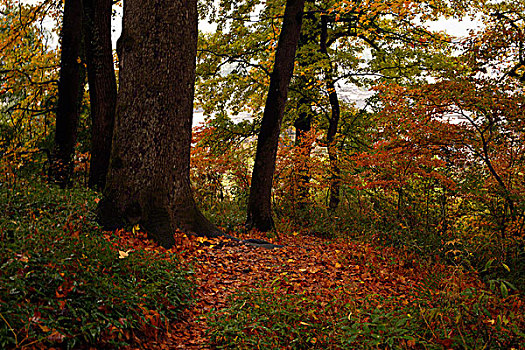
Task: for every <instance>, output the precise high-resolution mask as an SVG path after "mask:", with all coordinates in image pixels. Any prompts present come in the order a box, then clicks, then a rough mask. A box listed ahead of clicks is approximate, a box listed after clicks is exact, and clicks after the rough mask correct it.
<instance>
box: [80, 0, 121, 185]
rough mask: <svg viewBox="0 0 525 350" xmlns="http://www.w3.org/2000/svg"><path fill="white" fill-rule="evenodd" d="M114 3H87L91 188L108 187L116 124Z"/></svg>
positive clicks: (90, 0)
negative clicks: (112, 35)
mask: <svg viewBox="0 0 525 350" xmlns="http://www.w3.org/2000/svg"><path fill="white" fill-rule="evenodd" d="M112 2H113V1H112V0H84V38H85V40H84V42H85V46H86V63H87V72H88V83H89V96H90V100H91V164H90V168H89V182H88V184H89V187H90V188H93V189H97V190H102V189H103V188H104V185H105V183H106V174H107V172H108V167H109V156H110V153H111V138H112V136H113V125H114V120H115V103H116V100H117V82H116V79H115V68H114V66H113V50H112V47H111V6H112Z"/></svg>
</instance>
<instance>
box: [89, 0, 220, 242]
mask: <svg viewBox="0 0 525 350" xmlns="http://www.w3.org/2000/svg"><path fill="white" fill-rule="evenodd" d="M119 46H120V51H121V52H120V55H121V56H120V57H119V59H120V75H119V78H120V81H119V83H120V84H119V92H118V96H117V108H116V115H115V117H116V118H115V130H114V135H113V144H112V152H111V161H110V166H109V172H108V177H107V181H106V187H105V190H104V196H103V199H102V200H101V202H100V203H99V221H100V223H101V224H102V225H103V226H105V227H106V228H109V229H114V228H117V227H120V226H122V225H124V224H136V223H138V224H140V225H141V226H142V227H144V228H145V230H146V231H147V232H148V234H150V236H151V237H152V238H153V239H154V240H155V241H157V242H158V243H160V244H161V245H162V246H164V247H171V246H172V245H173V244H174V243H175V242H174V238H173V232H174V230H175V229H181V230H184V231H189V232H195V233H197V234H202V235H218V234H220V231H219V230H218V229H217V228H216V227H215V226H214V225H212V224H211V223H210V222H209V221H208V220H206V219H205V218H204V216H203V215H202V214H201V213H200V211H199V210H198V209H197V206H196V204H195V201H194V199H193V196H192V192H191V187H190V177H189V170H190V143H191V127H192V117H193V96H194V83H195V57H196V52H197V0H174V1H162V0H142V1H139V0H127V1H125V2H124V19H123V30H122V36H121V38H120V45H119Z"/></svg>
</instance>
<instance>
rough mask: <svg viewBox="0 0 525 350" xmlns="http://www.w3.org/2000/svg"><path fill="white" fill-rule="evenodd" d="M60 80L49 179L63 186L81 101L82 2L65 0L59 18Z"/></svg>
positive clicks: (70, 168)
mask: <svg viewBox="0 0 525 350" xmlns="http://www.w3.org/2000/svg"><path fill="white" fill-rule="evenodd" d="M61 38H62V40H61V49H62V51H61V54H60V77H59V82H58V105H57V112H56V129H55V146H54V150H53V155H52V159H51V160H50V169H49V172H50V174H49V175H50V177H51V178H52V179H53V180H54V181H55V182H56V183H58V184H59V185H60V186H61V187H66V186H67V185H68V184H69V183H70V180H71V175H72V172H73V153H74V151H75V144H76V142H77V127H78V116H79V101H81V98H82V88H83V72H82V63H81V59H80V57H81V53H82V0H66V1H65V3H64V15H63V19H62V34H61Z"/></svg>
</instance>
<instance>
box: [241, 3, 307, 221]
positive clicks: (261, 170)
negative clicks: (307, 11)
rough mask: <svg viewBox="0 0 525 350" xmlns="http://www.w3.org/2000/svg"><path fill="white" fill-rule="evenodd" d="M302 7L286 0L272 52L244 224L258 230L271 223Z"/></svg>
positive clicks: (302, 5)
mask: <svg viewBox="0 0 525 350" xmlns="http://www.w3.org/2000/svg"><path fill="white" fill-rule="evenodd" d="M303 10H304V0H287V1H286V9H285V12H284V19H283V24H282V29H281V34H280V36H279V41H278V43H277V50H276V53H275V63H274V66H273V72H272V74H271V77H270V87H269V89H268V95H267V97H266V105H265V107H264V113H263V118H262V121H261V129H260V132H259V136H258V139H257V151H256V154H255V164H254V168H253V173H252V183H251V187H250V197H249V199H248V217H247V221H246V226H247V228H256V229H258V230H260V231H269V230H271V229H273V227H274V222H273V218H272V209H271V191H272V183H273V175H274V172H275V159H276V156H277V147H278V143H279V133H280V131H281V121H282V119H283V115H284V108H285V104H286V98H287V94H288V85H289V83H290V80H291V78H292V75H293V69H294V62H295V52H296V49H297V44H298V42H299V34H300V32H301V23H302V16H303Z"/></svg>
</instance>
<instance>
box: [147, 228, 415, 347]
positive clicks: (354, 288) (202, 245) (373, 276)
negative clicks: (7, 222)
mask: <svg viewBox="0 0 525 350" xmlns="http://www.w3.org/2000/svg"><path fill="white" fill-rule="evenodd" d="M261 238H263V237H261ZM179 241H180V244H179V246H178V248H177V249H176V251H177V252H178V254H180V257H181V259H182V261H183V262H185V263H188V264H191V265H192V266H193V268H194V270H195V277H196V281H197V291H196V296H197V298H198V301H197V302H196V304H195V305H194V307H193V308H191V309H190V310H188V311H187V312H185V313H184V315H183V320H182V321H180V322H178V323H175V324H173V325H172V327H171V331H170V334H169V336H168V338H167V339H163V340H162V341H161V342H159V343H158V344H149V345H150V346H151V347H153V348H160V349H177V348H178V349H209V348H210V344H209V343H210V342H209V340H208V338H207V336H206V316H207V315H208V314H209V313H211V312H218V311H219V312H220V310H221V309H223V308H224V307H226V306H227V302H228V298H229V297H230V296H231V295H232V294H233V293H235V292H236V291H238V290H240V289H243V288H250V287H265V286H270V285H271V284H272V283H275V281H276V280H279V281H280V288H282V289H283V291H284V292H286V293H307V294H308V293H312V294H315V295H316V298H319V296H322V297H324V298H326V299H327V300H329V299H331V298H333V297H335V296H336V293H337V297H339V298H341V297H342V298H345V297H347V298H348V300H355V299H359V298H362V297H364V296H367V295H370V294H374V295H383V296H389V295H398V296H399V295H404V294H409V293H408V292H409V291H410V290H413V289H414V287H415V286H417V285H418V284H419V283H421V279H422V278H424V276H425V272H424V271H422V270H421V269H419V268H418V267H416V266H417V265H418V264H416V262H415V261H414V260H413V258H411V257H409V256H408V255H406V254H405V255H404V256H400V255H399V254H398V255H396V253H395V252H394V250H392V249H388V250H386V249H385V250H381V251H377V250H374V249H373V248H372V247H371V246H370V245H367V244H363V243H349V242H343V241H335V242H331V243H328V242H327V241H326V240H322V239H319V238H315V237H301V236H297V237H293V236H292V237H287V238H286V239H285V240H282V241H280V242H278V243H280V244H286V246H285V247H283V248H278V249H264V248H257V247H251V246H247V245H240V244H234V243H230V242H221V241H218V240H212V241H210V240H205V239H201V238H195V237H190V238H188V237H183V236H180V237H179ZM299 247H300V248H299Z"/></svg>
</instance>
